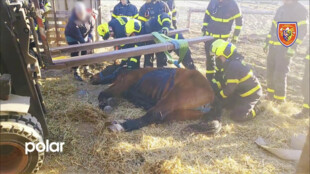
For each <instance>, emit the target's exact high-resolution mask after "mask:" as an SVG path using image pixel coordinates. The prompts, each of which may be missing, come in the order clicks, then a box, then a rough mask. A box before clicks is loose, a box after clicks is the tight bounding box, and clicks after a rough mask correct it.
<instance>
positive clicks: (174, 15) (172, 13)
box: [163, 0, 177, 29]
mask: <svg viewBox="0 0 310 174" xmlns="http://www.w3.org/2000/svg"><path fill="white" fill-rule="evenodd" d="M163 2H165V3H167V5H168V7H169V10H170V13H169V15H170V16H171V19H172V26H173V28H174V29H177V9H176V7H175V2H174V0H163Z"/></svg>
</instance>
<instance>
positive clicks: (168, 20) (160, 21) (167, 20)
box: [158, 15, 171, 26]
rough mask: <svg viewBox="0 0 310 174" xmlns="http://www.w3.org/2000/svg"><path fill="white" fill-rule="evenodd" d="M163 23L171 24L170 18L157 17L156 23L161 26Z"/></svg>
mask: <svg viewBox="0 0 310 174" xmlns="http://www.w3.org/2000/svg"><path fill="white" fill-rule="evenodd" d="M164 22H169V23H171V19H170V18H164V19H161V15H158V23H159V24H160V25H161V26H162V25H163V23H164Z"/></svg>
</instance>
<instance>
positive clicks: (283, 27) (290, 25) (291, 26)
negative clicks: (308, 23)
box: [278, 22, 298, 47]
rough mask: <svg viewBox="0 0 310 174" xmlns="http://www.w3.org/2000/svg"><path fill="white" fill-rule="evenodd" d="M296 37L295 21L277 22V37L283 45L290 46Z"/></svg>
mask: <svg viewBox="0 0 310 174" xmlns="http://www.w3.org/2000/svg"><path fill="white" fill-rule="evenodd" d="M297 37H298V25H297V22H278V39H279V41H280V43H281V44H282V45H283V46H285V47H290V46H292V45H293V44H294V43H295V41H296V40H297Z"/></svg>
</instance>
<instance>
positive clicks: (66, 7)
mask: <svg viewBox="0 0 310 174" xmlns="http://www.w3.org/2000/svg"><path fill="white" fill-rule="evenodd" d="M65 9H66V11H68V10H69V7H68V0H65Z"/></svg>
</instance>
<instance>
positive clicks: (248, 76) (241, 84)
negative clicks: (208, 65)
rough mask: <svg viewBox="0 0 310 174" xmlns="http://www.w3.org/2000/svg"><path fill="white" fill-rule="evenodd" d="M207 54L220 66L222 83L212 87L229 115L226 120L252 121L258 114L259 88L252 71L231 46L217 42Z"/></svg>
mask: <svg viewBox="0 0 310 174" xmlns="http://www.w3.org/2000/svg"><path fill="white" fill-rule="evenodd" d="M210 50H211V53H213V54H215V56H216V57H217V59H219V60H220V61H221V62H222V65H223V69H224V71H223V77H222V79H221V80H219V83H217V84H215V85H213V89H214V91H215V93H216V94H217V96H218V98H220V99H221V100H222V104H223V107H224V108H226V109H228V110H230V111H231V112H230V117H231V119H232V120H234V121H237V122H243V121H248V120H251V119H253V118H254V117H255V116H256V115H257V114H258V113H257V112H258V111H259V109H258V107H257V103H258V102H259V100H260V98H261V96H262V87H261V85H260V82H259V81H258V79H257V77H256V76H255V75H254V73H253V70H252V69H251V68H250V67H249V66H248V65H246V64H245V63H244V61H243V59H244V58H243V56H242V55H240V54H239V53H238V52H237V50H236V46H235V45H233V44H232V43H229V42H227V41H224V40H222V39H218V40H216V41H214V42H213V44H212V45H211V48H210ZM215 86H216V87H215Z"/></svg>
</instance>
